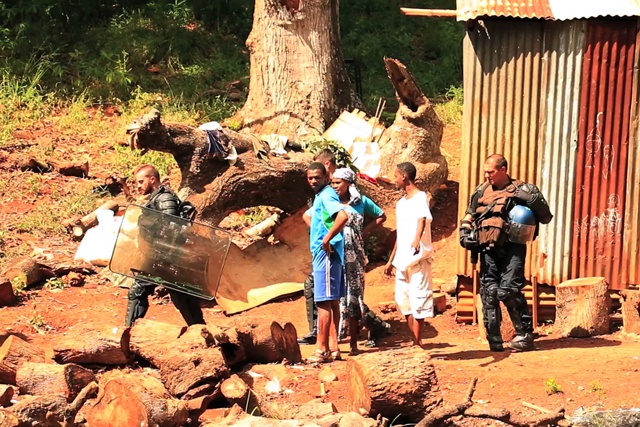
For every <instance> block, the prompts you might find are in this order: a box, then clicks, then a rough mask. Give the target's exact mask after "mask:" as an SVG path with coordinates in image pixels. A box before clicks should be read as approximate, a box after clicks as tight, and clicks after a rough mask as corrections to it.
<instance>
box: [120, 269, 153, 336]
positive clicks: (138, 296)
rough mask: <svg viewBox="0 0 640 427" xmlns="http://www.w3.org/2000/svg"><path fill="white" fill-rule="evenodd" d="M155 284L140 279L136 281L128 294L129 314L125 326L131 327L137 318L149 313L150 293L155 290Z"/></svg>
mask: <svg viewBox="0 0 640 427" xmlns="http://www.w3.org/2000/svg"><path fill="white" fill-rule="evenodd" d="M153 289H154V286H149V285H145V284H144V283H142V282H140V281H137V280H136V281H134V282H133V285H131V288H129V294H128V295H127V298H128V301H127V314H126V317H125V321H124V324H125V326H128V327H131V326H133V324H134V323H135V321H136V319H140V318H142V317H144V315H145V314H147V310H148V309H149V300H148V297H149V293H150V292H153Z"/></svg>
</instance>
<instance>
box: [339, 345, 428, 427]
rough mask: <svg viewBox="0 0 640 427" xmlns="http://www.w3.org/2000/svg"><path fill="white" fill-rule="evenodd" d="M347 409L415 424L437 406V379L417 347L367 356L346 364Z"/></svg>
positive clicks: (424, 353) (354, 358)
mask: <svg viewBox="0 0 640 427" xmlns="http://www.w3.org/2000/svg"><path fill="white" fill-rule="evenodd" d="M347 384H348V387H349V390H348V392H349V409H350V410H351V411H354V412H360V411H365V412H367V413H368V414H369V415H370V416H372V417H375V416H377V415H378V414H381V415H382V416H383V417H387V418H389V419H394V418H395V417H396V416H397V415H398V414H402V415H403V416H406V417H407V418H408V419H410V420H412V421H416V422H417V421H419V420H420V419H422V417H424V416H425V414H427V413H429V412H431V411H432V410H433V409H434V408H435V407H436V406H437V405H438V402H439V397H440V396H439V392H438V391H437V384H438V379H437V377H436V372H435V369H434V367H433V364H432V363H431V362H430V361H429V358H428V354H427V353H426V352H425V351H424V350H422V349H421V348H419V347H409V348H402V349H397V350H389V351H385V352H376V353H367V354H363V355H360V356H356V357H351V358H349V360H348V361H347Z"/></svg>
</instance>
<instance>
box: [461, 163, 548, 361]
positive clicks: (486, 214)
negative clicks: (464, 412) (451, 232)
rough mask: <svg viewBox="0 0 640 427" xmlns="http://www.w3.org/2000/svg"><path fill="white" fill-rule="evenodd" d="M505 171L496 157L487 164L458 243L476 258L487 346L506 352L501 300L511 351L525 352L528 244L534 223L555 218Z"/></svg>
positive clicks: (528, 343) (528, 339)
mask: <svg viewBox="0 0 640 427" xmlns="http://www.w3.org/2000/svg"><path fill="white" fill-rule="evenodd" d="M507 167H508V164H507V160H506V159H505V158H504V157H503V156H502V155H500V154H494V155H492V156H490V157H488V158H487V160H486V161H485V164H484V176H485V179H486V182H485V183H483V184H482V185H480V186H479V187H478V188H477V189H476V191H475V192H474V194H473V195H472V196H471V200H470V202H469V206H468V208H467V211H466V215H465V217H464V218H463V219H462V221H461V224H460V244H461V245H462V246H463V247H465V248H466V249H469V250H471V251H472V253H475V254H479V257H480V298H481V300H482V313H483V317H484V326H485V330H486V332H487V340H488V341H489V348H490V349H491V350H492V351H502V350H503V349H504V347H503V341H502V336H501V334H500V322H501V320H502V319H501V311H500V301H502V303H503V304H504V305H505V307H506V308H507V311H508V312H509V317H510V318H511V322H512V323H513V326H514V329H515V331H516V334H517V336H516V337H515V338H514V339H513V341H511V348H512V349H514V350H518V351H528V350H533V349H534V344H533V319H532V317H531V315H530V313H529V309H528V307H527V301H526V299H525V296H524V294H523V293H522V288H523V287H524V285H525V278H524V265H525V259H526V256H527V246H526V242H528V241H531V240H533V239H534V238H535V236H536V233H537V227H538V223H543V224H547V223H549V222H550V221H551V219H552V218H553V215H551V212H550V210H549V206H548V204H547V202H546V200H545V199H544V197H543V196H542V194H541V193H540V190H538V188H537V187H535V186H534V185H532V184H526V183H523V182H521V181H518V180H515V179H512V178H511V177H510V176H509V175H508V173H507Z"/></svg>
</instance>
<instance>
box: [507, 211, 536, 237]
mask: <svg viewBox="0 0 640 427" xmlns="http://www.w3.org/2000/svg"><path fill="white" fill-rule="evenodd" d="M537 227H538V221H537V220H536V216H535V214H534V213H533V211H532V210H531V209H529V208H528V207H527V206H522V205H515V206H514V207H513V208H512V209H511V210H510V211H509V240H510V241H511V242H514V243H520V244H524V243H527V242H531V241H533V239H534V238H535V234H536V228H537Z"/></svg>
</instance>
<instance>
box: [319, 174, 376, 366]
mask: <svg viewBox="0 0 640 427" xmlns="http://www.w3.org/2000/svg"><path fill="white" fill-rule="evenodd" d="M355 183H356V174H355V173H354V172H353V171H352V170H351V169H349V168H340V169H336V171H335V172H334V173H333V178H332V180H331V186H332V187H333V189H334V190H336V193H338V197H339V198H340V202H341V203H342V204H343V205H346V206H347V208H346V209H345V212H346V213H347V216H348V220H347V224H346V226H345V228H344V271H345V278H346V280H345V281H346V285H347V295H346V297H344V298H341V300H340V330H341V331H346V330H347V329H348V330H349V332H350V341H349V346H350V348H351V351H350V352H349V354H350V355H355V354H358V352H359V351H358V331H359V330H360V328H359V322H360V319H362V317H363V316H364V314H365V313H366V312H367V308H366V306H365V304H364V300H363V296H364V264H365V252H364V239H363V235H364V232H365V230H367V229H369V228H373V227H375V226H377V225H379V224H382V223H383V222H385V220H386V219H387V217H386V215H385V214H384V212H383V211H382V209H380V207H379V206H378V205H376V204H375V203H374V202H373V201H371V199H369V198H368V197H366V196H364V195H360V194H359V193H358V191H357V189H356V187H355ZM365 215H366V216H370V217H372V218H374V221H371V222H370V223H369V224H368V225H367V227H366V228H365V227H364V217H365Z"/></svg>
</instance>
